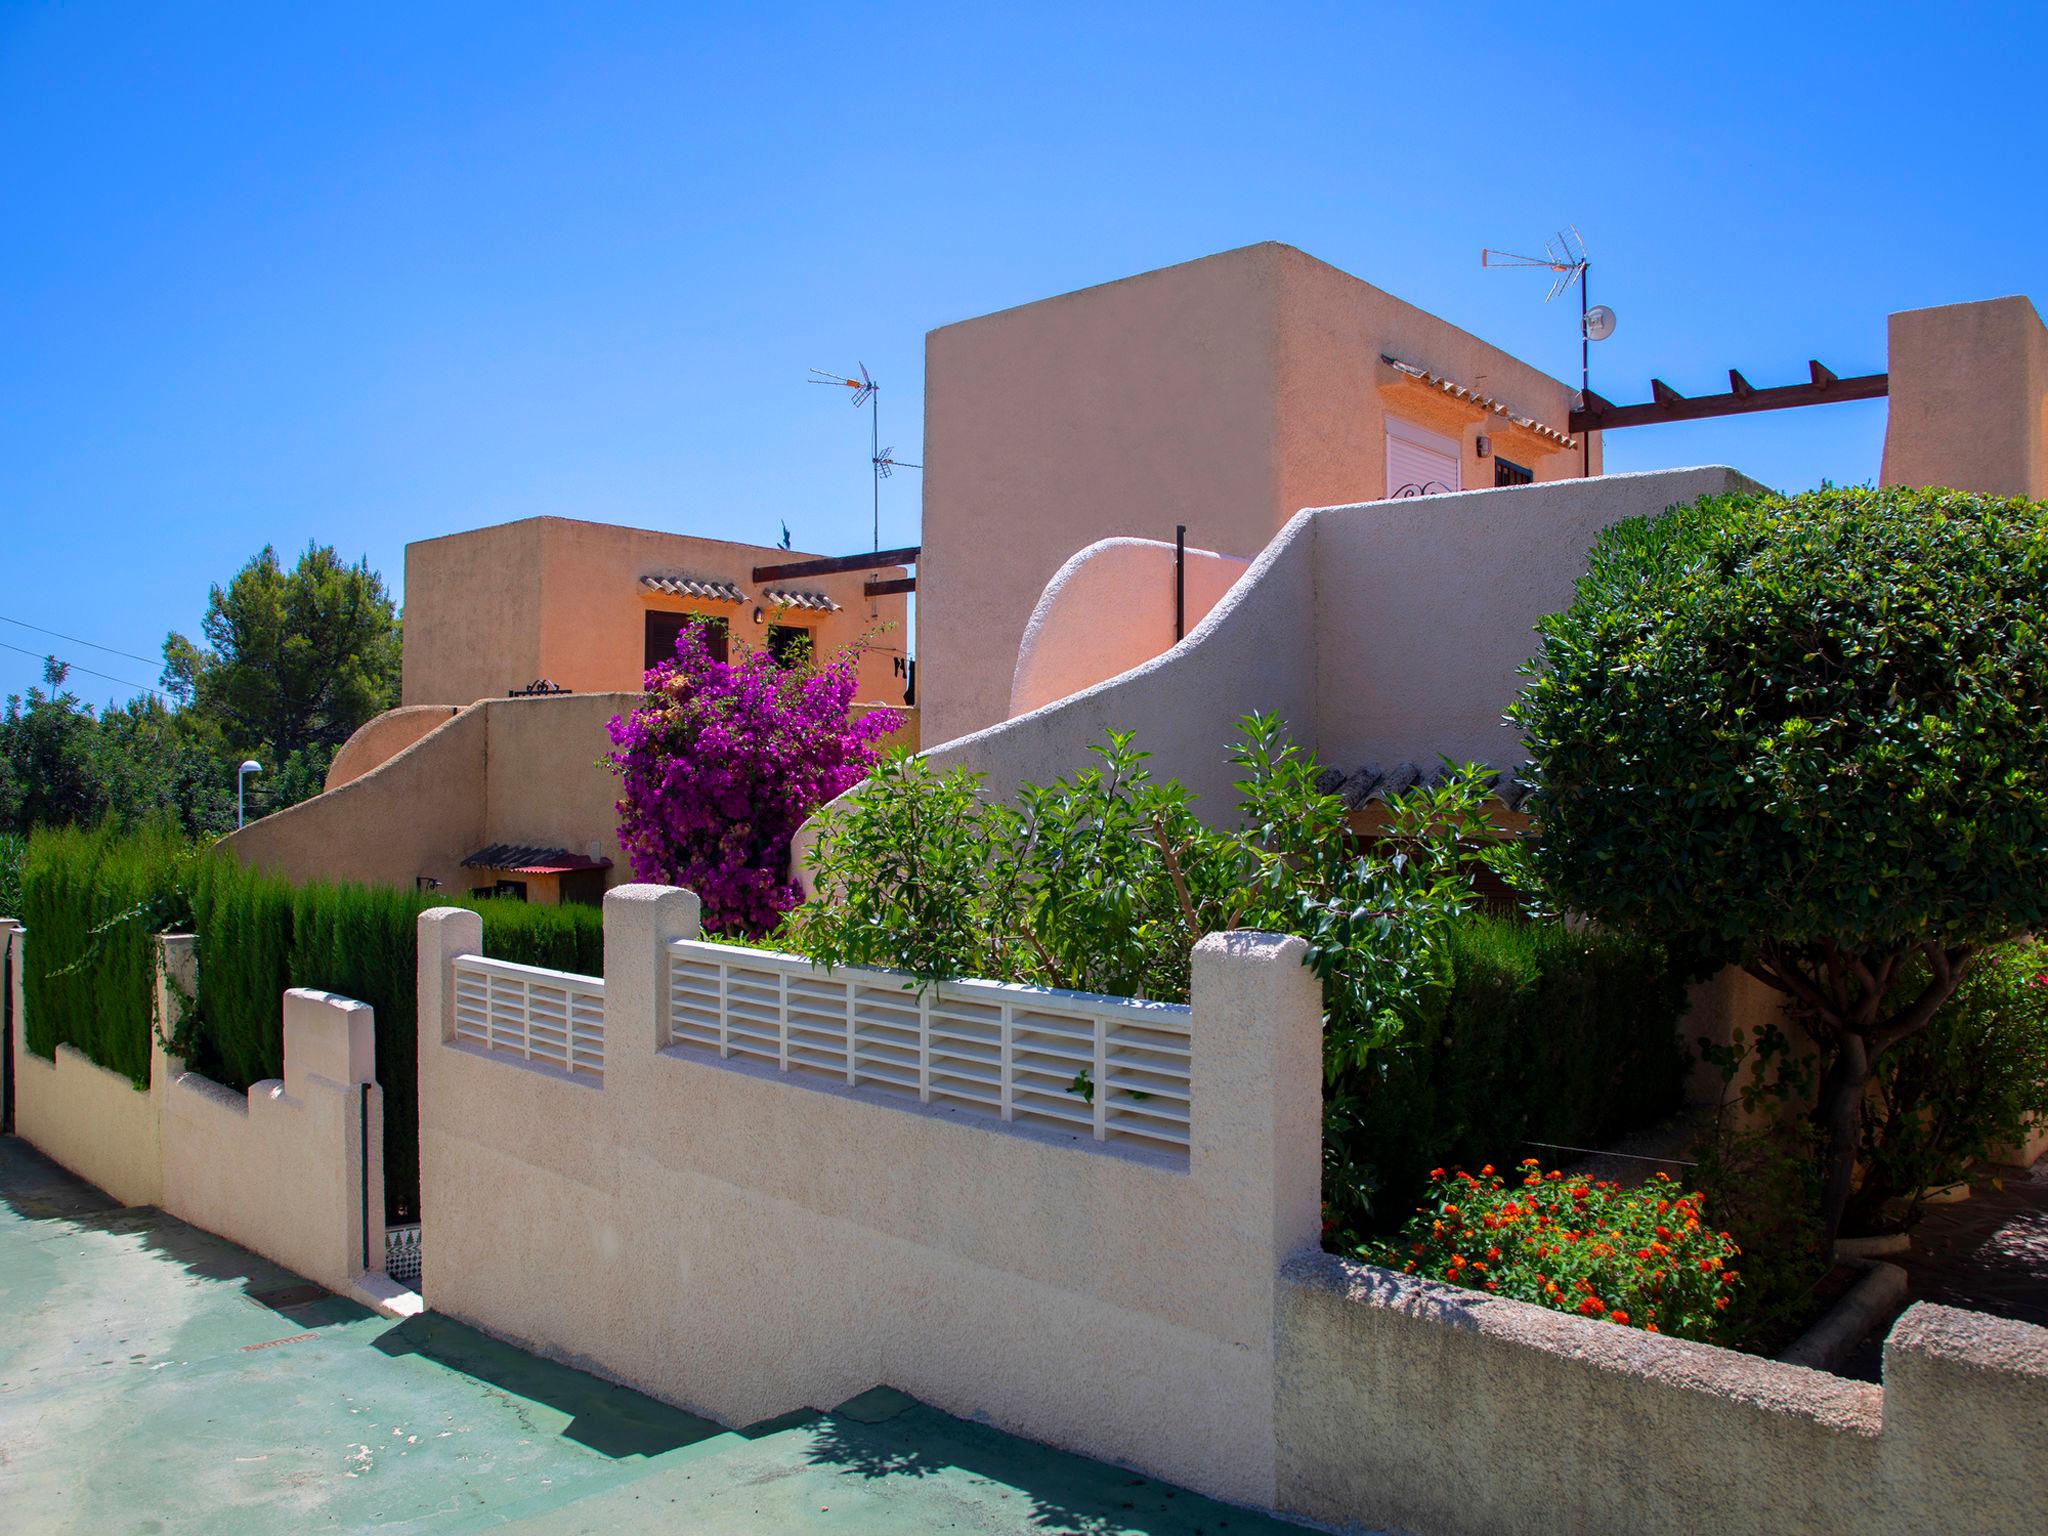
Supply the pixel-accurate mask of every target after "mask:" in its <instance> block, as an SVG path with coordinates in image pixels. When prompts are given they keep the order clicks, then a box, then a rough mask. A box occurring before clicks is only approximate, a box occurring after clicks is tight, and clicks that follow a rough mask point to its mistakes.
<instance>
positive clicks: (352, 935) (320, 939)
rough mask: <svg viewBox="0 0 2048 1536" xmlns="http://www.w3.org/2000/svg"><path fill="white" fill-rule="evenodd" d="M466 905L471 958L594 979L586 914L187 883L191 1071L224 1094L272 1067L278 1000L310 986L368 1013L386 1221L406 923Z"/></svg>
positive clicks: (414, 1041)
mask: <svg viewBox="0 0 2048 1536" xmlns="http://www.w3.org/2000/svg"><path fill="white" fill-rule="evenodd" d="M441 906H466V907H472V908H474V909H475V910H476V911H477V912H479V913H481V914H482V916H483V920H484V948H485V950H486V952H487V953H489V954H491V955H494V956H496V957H497V958H499V959H501V960H510V961H514V962H516V963H518V964H521V965H544V966H548V967H550V968H552V969H555V970H566V971H575V972H578V973H580V974H583V975H588V976H595V975H601V974H603V971H604V919H603V913H602V912H601V910H600V909H599V908H597V907H590V906H573V905H571V906H559V907H539V906H529V905H527V904H526V903H524V902H517V901H505V900H489V899H486V900H476V899H473V898H468V897H449V896H444V895H442V894H441V893H439V892H429V893H418V892H413V891H408V890H403V889H398V888H395V887H387V886H360V885H326V884H314V885H303V886H295V885H292V884H290V883H288V882H286V881H283V880H279V879H277V878H276V877H274V876H270V875H264V874H258V873H255V872H252V871H249V870H245V869H242V868H240V867H238V866H236V865H235V864H233V863H232V862H231V861H229V860H227V859H225V858H219V859H209V860H206V861H205V862H204V864H203V865H202V867H201V869H200V871H199V873H198V877H197V879H196V880H195V882H194V890H193V912H194V919H195V930H196V932H197V934H198V940H197V949H198V961H199V966H198V970H199V977H198V989H197V997H196V1007H195V1008H194V1010H193V1012H192V1014H191V1015H190V1017H189V1019H188V1020H187V1023H186V1025H185V1027H184V1028H183V1029H182V1030H181V1032H180V1037H179V1040H178V1042H177V1043H178V1046H179V1048H180V1049H181V1050H182V1051H183V1052H184V1053H185V1055H186V1059H187V1062H188V1063H189V1065H190V1066H191V1068H192V1070H194V1071H196V1072H200V1073H203V1074H204V1075H206V1076H207V1077H210V1078H212V1079H214V1080H215V1081H216V1082H219V1083H222V1084H223V1085H225V1086H227V1087H229V1088H235V1089H245V1088H247V1087H248V1086H249V1085H250V1084H251V1083H255V1082H259V1081H262V1080H263V1079H265V1078H274V1077H277V1076H279V1075H280V1074H281V1073H282V1072H283V1069H284V1033H283V1030H284V1025H283V1015H282V1011H281V1007H280V1001H281V999H282V996H283V994H284V991H285V989H286V988H288V987H313V988H317V989H319V990H321V991H326V992H336V993H339V994H341V995H342V996H344V997H351V998H354V999H355V1000H356V1001H358V1002H363V1003H368V1004H369V1005H370V1007H371V1008H372V1009H374V1010H375V1013H376V1030H377V1081H378V1083H379V1084H380V1085H381V1086H382V1087H383V1089H384V1182H385V1195H386V1202H385V1203H386V1206H387V1210H388V1213H389V1219H390V1220H392V1221H413V1220H417V1219H418V1215H419V1079H418V1074H419V1029H418V984H417V977H418V958H419V944H418V924H419V914H420V913H422V912H424V911H426V910H427V909H428V908H430V907H441Z"/></svg>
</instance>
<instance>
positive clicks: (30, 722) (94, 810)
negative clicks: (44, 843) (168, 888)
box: [0, 660, 235, 836]
mask: <svg viewBox="0 0 2048 1536" xmlns="http://www.w3.org/2000/svg"><path fill="white" fill-rule="evenodd" d="M65 677H66V669H65V668H64V666H63V664H62V663H61V662H57V661H55V660H52V661H50V662H49V663H47V664H46V665H45V667H44V680H45V682H46V684H47V685H48V687H49V690H50V691H49V692H47V693H45V692H44V691H43V690H41V689H36V688H31V689H30V690H29V692H28V696H27V698H26V699H25V700H24V699H23V698H22V697H20V696H19V695H16V696H12V697H10V698H9V699H8V701H7V707H6V712H5V714H4V715H0V829H5V828H11V829H13V830H15V831H19V832H26V831H28V830H30V829H31V828H34V827H38V826H94V825H97V824H98V823H100V822H102V821H111V822H113V823H115V824H117V825H119V826H123V827H130V828H133V827H138V826H140V825H142V824H143V823H145V822H149V821H153V820H156V819H158V818H161V817H163V816H165V815H168V816H170V817H171V818H172V819H173V820H174V821H175V822H176V823H177V824H178V826H179V828H180V830H182V831H183V832H185V833H186V834H187V835H190V836H201V835H213V834H218V833H221V832H225V831H227V830H228V829H229V828H231V827H232V826H233V825H234V821H235V816H234V789H233V785H234V779H233V767H232V764H231V763H230V762H229V761H228V760H227V759H226V757H225V748H223V747H222V746H221V745H220V743H219V742H218V741H216V740H213V739H211V738H210V737H209V736H208V734H207V733H206V732H205V731H204V730H203V729H201V728H200V727H199V726H198V724H197V723H196V722H195V721H193V720H192V719H191V718H190V717H189V716H188V715H185V714H183V713H180V712H178V711H175V710H171V709H168V708H166V707H165V706H164V705H163V703H162V702H161V701H159V700H157V699H154V698H149V697H143V698H138V699H135V700H133V701H132V702H130V703H128V704H120V705H115V704H110V705H108V706H107V708H106V709H104V710H102V711H101V712H100V713H99V714H98V715H95V714H94V713H93V711H92V709H91V707H90V706H89V705H87V704H85V703H84V702H83V701H81V700H80V699H79V697H78V696H77V695H76V694H74V693H72V692H70V691H69V689H67V688H65V687H64V683H65Z"/></svg>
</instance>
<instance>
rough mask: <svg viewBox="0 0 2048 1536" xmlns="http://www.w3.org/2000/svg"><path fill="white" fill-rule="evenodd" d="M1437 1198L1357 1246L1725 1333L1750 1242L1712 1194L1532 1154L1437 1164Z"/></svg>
mask: <svg viewBox="0 0 2048 1536" xmlns="http://www.w3.org/2000/svg"><path fill="white" fill-rule="evenodd" d="M1429 1177H1430V1195H1429V1203H1428V1204H1426V1205H1424V1206H1423V1208H1422V1209H1421V1210H1419V1211H1417V1212H1416V1214H1415V1215H1414V1217H1413V1218H1411V1219H1410V1221H1409V1223H1408V1225H1407V1227H1406V1228H1405V1229H1404V1230H1403V1231H1402V1234H1401V1236H1400V1237H1399V1238H1396V1239H1394V1240H1392V1241H1390V1242H1387V1243H1385V1244H1381V1245H1374V1246H1368V1247H1366V1248H1363V1249H1361V1250H1360V1251H1359V1256H1360V1257H1361V1258H1363V1259H1365V1260H1366V1261H1368V1262H1369V1263H1373V1264H1380V1265H1384V1266H1386V1267H1387V1268H1389V1269H1398V1270H1400V1271H1401V1272H1402V1273H1404V1274H1410V1275H1427V1276H1429V1277H1430V1278H1431V1279H1433V1280H1448V1281H1450V1282H1451V1283H1452V1284H1453V1285H1463V1286H1469V1287H1471V1288H1472V1289H1473V1290H1479V1291H1491V1292H1493V1293H1494V1294H1496V1295H1500V1296H1508V1297H1512V1298H1514V1299H1515V1300H1517V1301H1533V1302H1535V1303H1536V1304H1537V1305H1538V1306H1543V1307H1551V1308H1554V1309H1555V1310H1557V1311H1559V1312H1574V1313H1577V1314H1579V1315H1580V1316H1583V1317H1597V1318H1601V1319H1603V1320H1605V1321H1607V1322H1610V1323H1620V1324H1623V1325H1624V1326H1626V1327H1630V1328H1641V1329H1644V1330H1645V1331H1647V1332H1649V1333H1668V1334H1672V1335H1674V1336H1675V1337H1677V1338H1681V1339H1704V1340H1706V1341H1707V1342H1709V1343H1715V1344H1718V1343H1721V1342H1723V1341H1724V1339H1725V1337H1726V1331H1727V1323H1726V1318H1727V1314H1728V1310H1729V1308H1730V1307H1731V1306H1732V1305H1733V1304H1734V1300H1735V1297H1736V1295H1737V1288H1738V1287H1739V1286H1740V1284H1741V1271H1740V1270H1739V1269H1738V1268H1737V1265H1738V1263H1739V1261H1740V1259H1741V1256H1742V1250H1741V1249H1740V1248H1739V1247H1737V1246H1736V1244H1735V1241H1734V1239H1733V1238H1731V1237H1730V1236H1729V1235H1728V1234H1727V1233H1726V1232H1721V1231H1717V1230H1715V1229H1714V1228H1713V1227H1712V1226H1710V1225H1708V1223H1707V1220H1706V1197H1705V1196H1704V1195H1701V1194H1699V1193H1697V1192H1695V1191H1688V1190H1687V1189H1685V1188H1684V1187H1683V1186H1682V1185H1679V1184H1676V1183H1673V1182H1672V1181H1671V1179H1670V1177H1669V1176H1668V1175H1666V1174H1661V1173H1660V1174H1658V1175H1656V1176H1655V1177H1654V1178H1653V1179H1651V1181H1650V1182H1649V1183H1648V1184H1644V1185H1641V1186H1639V1187H1636V1188H1624V1187H1623V1186H1622V1185H1620V1184H1608V1183H1599V1182H1596V1181H1594V1180H1591V1179H1587V1178H1584V1177H1573V1178H1565V1177H1564V1176H1563V1175H1561V1174H1559V1173H1558V1172H1556V1171H1555V1170H1552V1171H1551V1172H1550V1173H1547V1174H1546V1173H1545V1172H1544V1171H1543V1167H1542V1164H1540V1163H1538V1162H1537V1161H1536V1159H1534V1158H1529V1159H1527V1160H1525V1161H1524V1162H1523V1163H1522V1165H1521V1166H1520V1168H1518V1169H1517V1170H1516V1172H1515V1176H1514V1178H1513V1179H1512V1180H1509V1179H1507V1178H1503V1177H1502V1176H1501V1175H1500V1174H1499V1173H1497V1172H1495V1171H1494V1167H1493V1165H1492V1164H1491V1163H1489V1164H1487V1165H1486V1166H1485V1167H1484V1168H1482V1169H1480V1170H1479V1173H1478V1175H1477V1176H1476V1177H1475V1176H1474V1175H1472V1174H1469V1173H1466V1172H1464V1171H1463V1170H1462V1169H1459V1170H1456V1171H1453V1172H1450V1173H1446V1172H1445V1171H1444V1170H1443V1169H1441V1168H1436V1169H1432V1170H1431V1171H1430V1176H1429Z"/></svg>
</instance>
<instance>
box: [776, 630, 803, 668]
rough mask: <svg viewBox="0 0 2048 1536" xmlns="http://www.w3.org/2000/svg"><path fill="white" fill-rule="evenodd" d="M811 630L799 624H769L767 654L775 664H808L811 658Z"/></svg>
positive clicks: (790, 665)
mask: <svg viewBox="0 0 2048 1536" xmlns="http://www.w3.org/2000/svg"><path fill="white" fill-rule="evenodd" d="M811 645H812V641H811V632H810V631H809V630H808V629H806V628H804V627H803V625H801V624H770V625H769V626H768V654H769V655H770V656H773V657H774V658H775V662H776V665H777V666H783V667H802V666H808V665H809V664H810V660H811Z"/></svg>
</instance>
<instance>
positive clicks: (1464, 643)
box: [793, 467, 1760, 864]
mask: <svg viewBox="0 0 2048 1536" xmlns="http://www.w3.org/2000/svg"><path fill="white" fill-rule="evenodd" d="M1755 489H1760V487H1758V486H1757V485H1756V484H1755V482H1753V481H1751V480H1750V479H1748V478H1747V477H1746V476H1744V475H1741V474H1738V473H1737V472H1736V471H1734V470H1732V469H1727V468H1718V467H1716V468H1704V469H1673V470H1659V471H1657V472H1655V473H1651V474H1640V475H1611V476H1603V477H1599V478H1596V479H1592V480H1565V481H1555V482H1552V483H1550V484H1544V485H1526V486H1516V487H1512V488H1504V489H1487V490H1482V491H1465V492H1461V493H1458V494H1456V495H1442V496H1426V497H1410V498H1404V499H1399V500H1392V501H1377V502H1367V503H1364V504H1361V505H1357V506H1344V507H1317V508H1312V509H1310V510H1308V511H1305V512H1300V513H1297V514H1296V515H1295V516H1294V517H1293V518H1292V519H1291V520H1290V521H1289V522H1288V524H1287V526H1286V527H1284V528H1282V529H1281V530H1280V532H1279V533H1278V534H1277V535H1275V537H1274V539H1273V541H1272V543H1270V544H1268V545H1267V546H1266V548H1265V549H1264V550H1263V551H1262V552H1261V553H1260V554H1259V556H1258V558H1257V559H1256V560H1255V561H1253V563H1252V566H1251V569H1250V570H1249V571H1247V572H1246V573H1245V574H1244V576H1243V577H1242V578H1240V579H1239V580H1238V581H1237V582H1236V584H1235V585H1233V586H1231V587H1230V589H1229V590H1228V591H1227V592H1226V593H1224V594H1223V596H1222V597H1221V599H1220V600H1219V601H1218V602H1217V603H1216V605H1215V607H1214V608H1213V609H1211V610H1210V611H1209V613H1208V614H1207V616H1206V617H1205V618H1204V619H1203V620H1202V622H1201V623H1200V624H1198V625H1195V626H1194V627H1193V628H1192V629H1191V630H1190V631H1189V633H1188V636H1187V638H1186V639H1184V640H1183V641H1181V642H1180V644H1178V645H1176V646H1173V647H1172V648H1171V649H1170V650H1167V651H1166V652H1165V654H1163V655H1160V656H1157V657H1155V658H1154V659H1152V660H1150V661H1147V662H1145V663H1144V664H1143V665H1141V666H1138V667H1135V668H1133V669H1131V670H1129V671H1126V672H1123V673H1121V674H1119V675H1118V676H1115V677H1112V678H1109V679H1108V680H1107V681H1104V682H1100V683H1097V684H1096V685H1095V686H1094V687H1091V688H1086V689H1083V690H1082V691H1081V692H1078V693H1075V694H1073V695H1071V696H1070V697H1067V698H1063V699H1060V700H1059V701H1057V702H1056V703H1051V704H1046V705H1044V706H1043V707H1041V708H1037V709H1034V710H1032V711H1031V712H1030V713H1028V714H1022V715H1019V716H1017V717H1016V718H1015V719H1012V720H1007V721H1005V722H1004V723H1003V724H1001V725H997V726H992V727H990V728H989V729H987V730H985V731H979V732H977V733H975V734H974V735H972V736H964V737H961V738H960V739H959V740H957V741H951V742H946V743H944V744H942V745H937V746H934V747H933V748H932V749H931V750H930V751H929V752H928V753H927V754H926V755H927V756H928V757H930V758H931V759H932V761H933V763H934V764H935V765H937V766H939V767H944V768H950V767H955V766H961V765H964V766H966V767H969V768H973V769H975V770H977V771H980V772H982V773H984V774H986V775H987V780H986V784H987V788H988V792H989V794H990V795H991V796H992V797H994V798H997V799H1007V798H1009V797H1010V796H1012V795H1014V794H1015V792H1016V789H1017V786H1018V785H1019V784H1020V783H1023V782H1026V781H1029V782H1033V783H1045V782H1046V781H1048V780H1049V779H1052V778H1054V777H1056V776H1058V775H1061V774H1070V773H1073V772H1076V771H1077V770H1080V769H1083V768H1085V767H1087V766H1088V765H1089V763H1090V762H1091V761H1092V759H1090V758H1089V756H1088V748H1089V747H1090V746H1092V745H1095V744H1097V743H1099V742H1101V741H1102V739H1103V733H1104V731H1106V730H1109V729H1115V730H1135V731H1136V732H1137V744H1138V745H1139V746H1140V747H1142V748H1144V749H1145V750H1147V751H1149V752H1151V753H1152V761H1151V762H1150V763H1149V764H1148V765H1147V766H1148V767H1149V768H1150V769H1151V771H1152V773H1153V775H1154V776H1155V777H1158V778H1169V777H1171V778H1178V779H1180V780H1181V781H1182V782H1183V783H1185V784H1187V785H1189V786H1190V787H1191V788H1192V789H1194V790H1195V792H1196V793H1197V795H1199V796H1200V797H1201V803H1202V804H1203V805H1204V806H1205V807H1207V808H1208V809H1207V814H1211V815H1215V816H1223V815H1227V814H1228V812H1229V809H1230V807H1231V806H1232V805H1233V804H1234V803H1235V795H1234V793H1233V791H1232V789H1231V783H1232V781H1233V780H1234V779H1235V777H1236V772H1235V770H1234V769H1233V768H1232V767H1231V766H1230V764H1229V763H1228V761H1226V759H1225V753H1226V752H1227V750H1228V749H1229V746H1230V744H1231V742H1232V741H1233V740H1234V739H1235V734H1236V726H1237V721H1238V719H1239V717H1240V716H1243V715H1245V714H1248V713H1251V712H1253V711H1260V710H1270V711H1273V712H1275V713H1277V714H1278V715H1279V716H1280V717H1281V718H1282V719H1283V720H1285V721H1286V722H1287V724H1288V726H1289V727H1290V729H1291V730H1292V732H1293V734H1294V739H1295V740H1296V741H1297V742H1299V743H1301V744H1303V745H1305V746H1309V747H1313V748H1314V749H1315V751H1316V752H1317V753H1318V755H1319V756H1321V757H1322V759H1323V760H1324V761H1325V762H1326V763H1330V764H1332V765H1334V766H1337V767H1340V768H1343V769H1345V770H1346V771H1350V770H1352V769H1355V768H1356V767H1358V766H1359V765H1360V764H1361V763H1363V762H1366V761H1368V760H1372V759H1377V760H1379V761H1381V762H1383V763H1390V764H1391V763H1395V762H1400V761H1403V760H1412V761H1415V762H1418V763H1421V764H1424V765H1425V766H1433V765H1434V764H1435V762H1436V760H1437V756H1438V754H1439V753H1445V754H1449V755H1450V756H1452V757H1453V758H1459V759H1465V758H1469V759H1473V760H1476V761H1480V762H1485V763H1489V764H1491V765H1492V766H1494V767H1497V768H1502V769H1507V768H1512V767H1514V766H1516V765H1517V764H1519V763H1520V762H1521V761H1522V760H1523V753H1522V750H1521V743H1520V740H1519V738H1518V736H1517V735H1516V733H1515V732H1514V730H1513V729H1512V728H1510V727H1508V726H1506V725H1504V724H1502V722H1501V714H1502V711H1504V710H1505V709H1506V708H1507V706H1508V704H1509V703H1510V702H1511V701H1512V700H1513V698H1514V696H1515V692H1516V690H1517V688H1518V687H1519V686H1520V679H1519V677H1518V676H1517V669H1518V668H1519V667H1520V665H1521V664H1522V662H1523V661H1524V660H1526V659H1527V658H1528V657H1529V656H1530V655H1531V654H1532V653H1533V652H1534V651H1535V649H1536V638H1535V633H1534V631H1535V626H1536V622H1537V620H1538V619H1540V618H1542V617H1543V615H1545V614H1547V613H1554V612H1556V611H1558V610H1559V609H1561V608H1563V607H1565V606H1566V605H1567V604H1569V603H1570V601H1571V597H1572V589H1573V586H1574V584H1575V583H1576V582H1577V581H1578V579H1579V577H1580V576H1581V575H1582V574H1584V572H1585V568H1586V554H1587V551H1588V550H1589V549H1590V548H1591V547H1592V543H1593V539H1594V536H1595V535H1596V534H1597V533H1598V532H1599V531H1600V530H1601V529H1602V528H1604V527H1606V526H1607V525H1608V524H1609V523H1614V522H1619V521H1621V520H1622V519H1624V518H1628V517H1637V516H1646V515H1654V514H1656V513H1659V512H1662V511H1664V510H1665V509H1666V508H1668V507H1671V506H1675V505H1678V504H1681V503H1685V502H1691V501H1695V500H1697V499H1698V498H1699V497H1701V496H1706V495H1720V494H1724V493H1727V492H1731V491H1738V490H1755ZM856 792H857V791H849V793H856ZM809 843H810V831H809V829H806V831H805V832H804V833H801V834H799V839H798V841H797V843H796V844H795V845H794V850H793V851H794V853H795V855H796V856H797V859H798V862H799V864H800V862H801V858H802V855H803V853H804V852H805V851H806V850H807V849H808V847H809Z"/></svg>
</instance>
